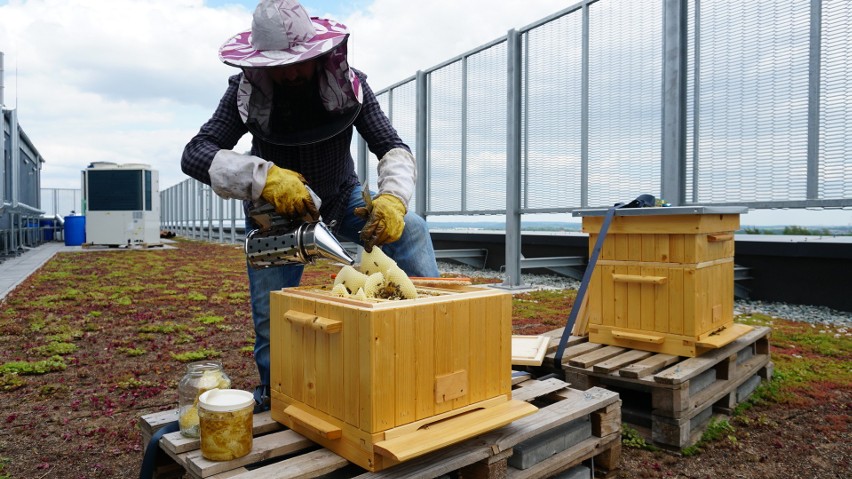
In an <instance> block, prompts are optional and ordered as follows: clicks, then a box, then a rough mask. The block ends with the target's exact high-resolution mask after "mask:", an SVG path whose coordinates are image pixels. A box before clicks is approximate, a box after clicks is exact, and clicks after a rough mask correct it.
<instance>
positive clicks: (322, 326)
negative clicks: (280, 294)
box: [284, 309, 343, 334]
mask: <svg viewBox="0 0 852 479" xmlns="http://www.w3.org/2000/svg"><path fill="white" fill-rule="evenodd" d="M284 318H285V319H286V320H287V321H290V322H291V323H293V324H297V325H299V326H306V327H311V328H314V329H315V330H317V331H323V332H325V333H328V334H334V333H339V332H340V331H341V330H342V329H343V323H342V322H340V321H337V320H336V319H328V318H323V317H322V316H317V315H316V314H308V313H302V312H300V311H294V310H292V309H291V310H289V311H287V312H286V313H284Z"/></svg>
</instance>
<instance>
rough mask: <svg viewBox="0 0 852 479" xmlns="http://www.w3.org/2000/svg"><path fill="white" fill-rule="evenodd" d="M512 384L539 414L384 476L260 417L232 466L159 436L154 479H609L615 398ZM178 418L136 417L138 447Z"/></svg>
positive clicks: (613, 465)
mask: <svg viewBox="0 0 852 479" xmlns="http://www.w3.org/2000/svg"><path fill="white" fill-rule="evenodd" d="M513 382H517V385H516V388H515V389H514V391H513V397H514V398H515V399H519V400H523V401H530V402H535V404H536V405H537V406H538V407H539V410H538V411H537V412H536V413H534V414H532V415H529V416H526V417H524V418H521V419H518V420H517V421H515V422H513V423H511V424H509V425H507V426H504V427H502V428H500V429H496V430H493V431H490V432H488V433H485V434H482V435H480V436H477V437H474V438H471V439H469V440H466V441H463V442H460V443H457V444H454V445H452V446H450V447H446V448H444V449H441V450H438V451H435V452H433V453H429V454H426V455H424V456H421V457H418V458H415V459H412V460H411V461H407V462H404V463H402V464H399V465H396V466H393V467H390V468H388V469H385V470H383V471H379V472H374V473H371V472H367V471H365V470H364V469H361V468H359V467H357V466H355V465H354V464H351V463H349V462H348V461H347V460H346V459H343V458H342V457H340V456H338V455H337V454H335V453H334V452H332V451H330V450H328V449H324V448H321V447H319V446H318V445H316V444H315V443H313V442H311V441H309V440H308V439H306V438H304V437H303V436H301V435H299V434H297V433H295V432H293V431H291V430H289V429H286V428H284V427H283V426H281V425H280V424H278V423H277V422H275V421H273V420H272V419H271V416H270V414H269V413H268V412H266V413H261V414H257V415H255V417H254V444H253V447H252V451H251V452H250V453H249V454H248V455H247V456H245V457H242V458H239V459H235V460H233V461H226V462H214V461H208V460H206V459H204V458H203V457H201V452H200V450H199V449H198V447H199V442H198V440H192V439H187V438H184V437H182V436H181V435H180V433H179V432H175V433H169V434H166V435H164V436H163V438H162V439H161V440H160V448H161V449H162V451H164V452H165V453H166V455H167V456H166V457H165V460H162V461H161V462H160V463H159V464H158V467H157V470H156V475H155V477H157V478H159V479H163V478H180V477H184V474H186V477H190V478H193V479H195V478H217V479H223V478H226V477H227V478H253V479H271V478H312V477H320V476H323V475H325V474H329V473H332V472H334V473H335V474H334V477H337V478H358V479H376V478H388V479H396V478H414V477H440V476H442V475H445V474H449V473H453V472H455V473H457V474H458V476H459V477H465V478H467V477H475V478H479V479H497V478H501V479H502V478H506V477H508V478H544V477H550V476H553V475H554V474H557V473H559V472H561V471H565V470H568V469H570V468H572V467H575V466H578V465H580V464H581V463H583V462H590V461H593V464H594V467H595V469H596V471H597V472H598V473H602V475H606V474H610V475H614V471H615V470H616V469H617V466H618V462H619V460H620V458H621V401H620V400H619V397H618V394H617V393H615V392H613V391H608V390H606V389H603V388H597V387H593V388H590V389H589V390H587V391H579V390H576V389H571V388H569V387H567V386H568V385H567V384H566V383H565V382H564V381H561V380H559V379H556V378H550V379H545V380H541V381H539V380H535V379H530V378H529V375H523V374H522V375H519V377H518V378H517V379H514V380H513ZM176 416H177V412H176V410H170V411H164V412H158V413H154V414H149V415H145V416H142V418H141V419H140V427H141V430H142V441H143V443H144V444H147V443H148V441H149V440H150V438H151V436H152V435H153V434H154V432H155V431H156V430H157V429H159V428H160V427H163V426H164V425H165V424H167V423H169V422H171V421H174V420H175V418H176ZM578 423H585V424H587V426H586V427H588V428H590V429H589V430H590V435H586V436H585V437H578V439H577V440H576V441H575V442H573V443H570V444H565V445H564V447H562V448H561V450H554V451H552V453H551V452H550V449H547V448H553V445H552V444H550V443H548V444H544V445H540V444H541V443H542V442H543V441H546V440H547V439H548V437H552V436H554V433H558V432H559V428H572V427H573V428H574V429H578V427H575V426H574V425H575V424H578ZM579 426H580V427H582V426H583V424H579ZM515 447H518V448H519V450H521V449H523V451H524V452H525V453H526V454H527V460H526V462H525V463H524V464H521V465H520V466H519V467H515V466H513V465H512V463H513V462H514V463H516V465H517V462H518V461H517V460H513V459H512V456H513V452H514V449H513V448H515ZM536 455H537V456H542V457H538V458H537V457H536ZM519 456H520V454H519ZM530 458H532V459H530ZM515 459H517V457H516V458H515ZM530 461H532V462H530Z"/></svg>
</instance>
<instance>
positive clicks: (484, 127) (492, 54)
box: [432, 42, 507, 212]
mask: <svg viewBox="0 0 852 479" xmlns="http://www.w3.org/2000/svg"><path fill="white" fill-rule="evenodd" d="M467 63H468V72H467V80H468V81H467V132H466V134H467V161H466V163H465V178H467V179H468V184H467V185H466V188H465V189H464V190H463V194H465V199H464V200H465V204H466V205H467V210H468V211H493V212H500V211H502V210H504V209H505V208H506V104H505V101H504V100H505V98H506V96H505V93H504V92H505V91H506V84H507V77H506V43H505V42H501V43H499V44H497V45H494V46H491V47H490V48H488V49H485V50H483V51H480V52H477V53H475V54H473V55H471V56H470V57H468V62H467ZM432 181H435V178H432Z"/></svg>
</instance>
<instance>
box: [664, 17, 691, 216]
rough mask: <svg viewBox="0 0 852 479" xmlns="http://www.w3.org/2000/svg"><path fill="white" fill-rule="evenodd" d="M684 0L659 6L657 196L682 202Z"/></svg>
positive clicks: (684, 124)
mask: <svg viewBox="0 0 852 479" xmlns="http://www.w3.org/2000/svg"><path fill="white" fill-rule="evenodd" d="M686 12H687V6H686V0H665V2H664V3H663V98H662V106H663V112H662V116H663V131H662V145H661V151H662V154H661V157H662V158H661V161H662V165H661V171H660V194H661V195H662V197H663V198H665V199H666V201H668V202H669V203H671V204H672V205H674V206H681V205H683V204H684V203H685V200H686V59H687V58H686V57H687V42H686Z"/></svg>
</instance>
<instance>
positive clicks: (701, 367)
mask: <svg viewBox="0 0 852 479" xmlns="http://www.w3.org/2000/svg"><path fill="white" fill-rule="evenodd" d="M767 334H769V328H768V327H765V326H757V327H755V328H754V329H753V330H752V331H750V332H748V333H746V334H744V335H742V336H740V337H739V338H738V339H737V340H735V341H734V342H732V343H730V344H728V345H727V346H724V347H722V348H720V349H716V350H712V351H710V352H707V353H704V354H702V355H701V356H698V357H694V358H689V359H685V360H684V361H681V362H680V363H678V364H677V365H676V366H674V367H671V368H669V369H666V370H665V371H662V372H660V373H658V374H656V375H654V381H656V382H658V383H661V384H680V383H682V382H684V381H688V380H690V379H692V378H693V377H695V376H697V375H699V374H701V373H703V372H704V371H706V370H707V369H709V368H711V367H713V366H714V365H716V364H718V363H719V361H720V360H721V359H722V358H726V357H728V356H730V355H731V354H733V353H736V352H737V351H739V350H740V349H742V348H744V347H746V346H748V345H750V344H752V343H754V342H755V341H756V340H757V339H759V338H760V337H762V336H765V335H767Z"/></svg>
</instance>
